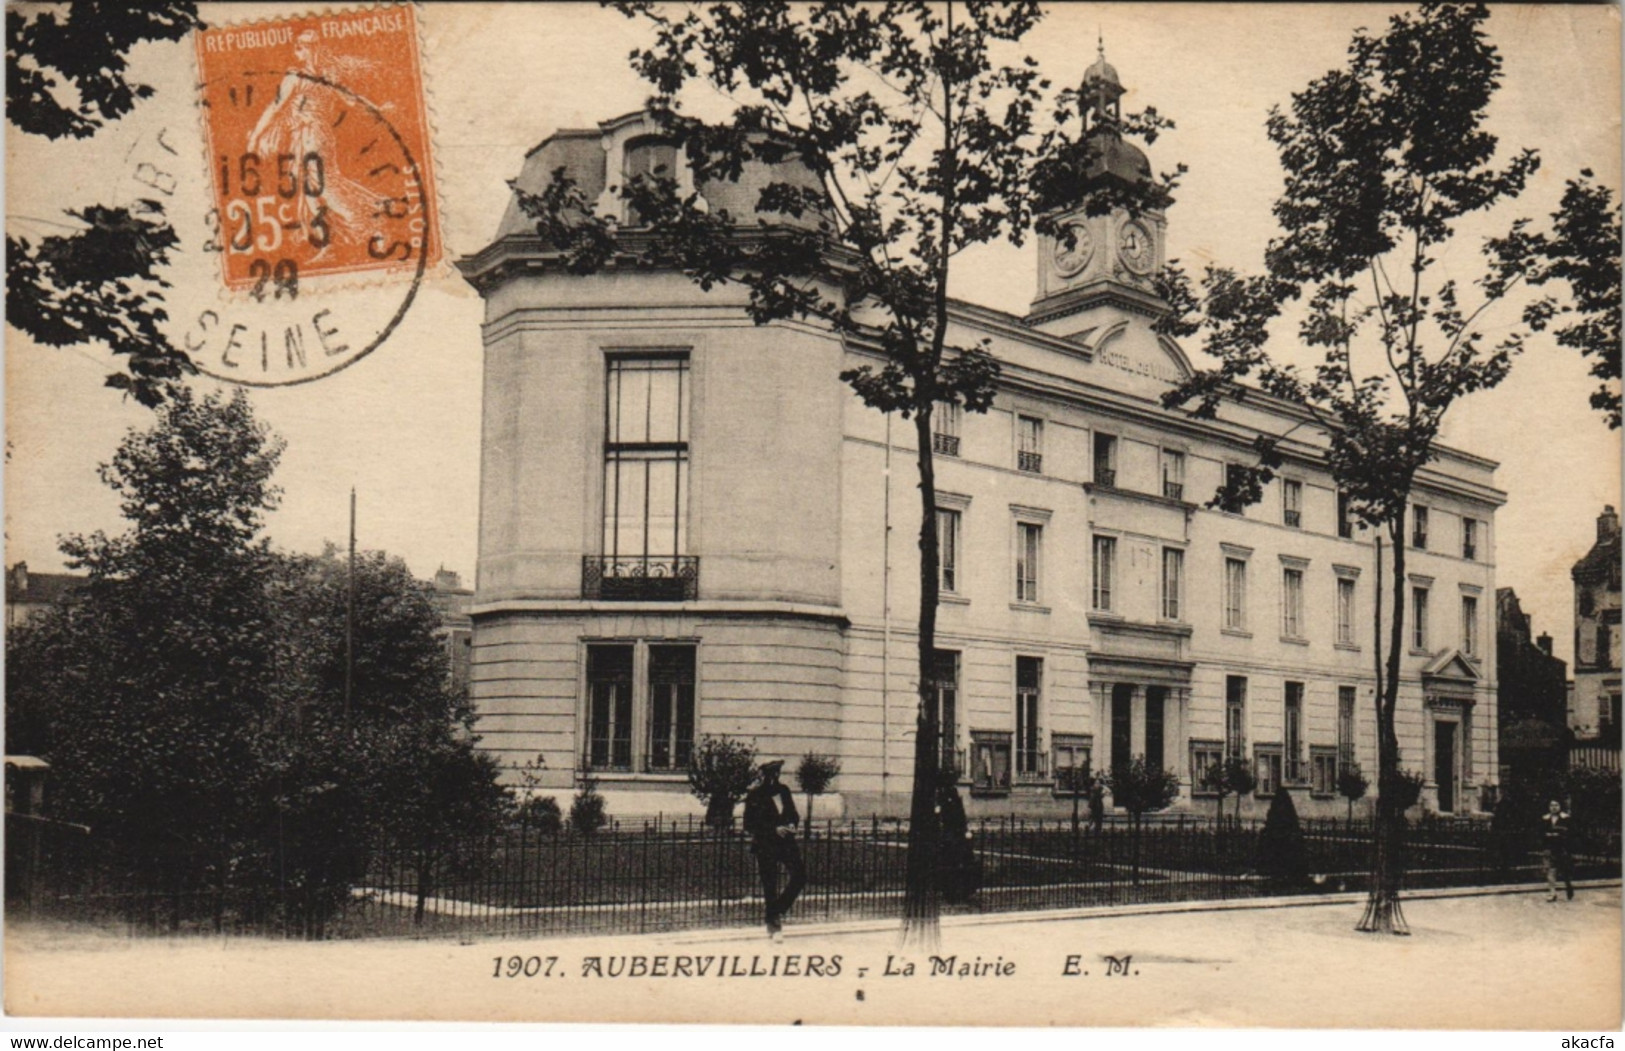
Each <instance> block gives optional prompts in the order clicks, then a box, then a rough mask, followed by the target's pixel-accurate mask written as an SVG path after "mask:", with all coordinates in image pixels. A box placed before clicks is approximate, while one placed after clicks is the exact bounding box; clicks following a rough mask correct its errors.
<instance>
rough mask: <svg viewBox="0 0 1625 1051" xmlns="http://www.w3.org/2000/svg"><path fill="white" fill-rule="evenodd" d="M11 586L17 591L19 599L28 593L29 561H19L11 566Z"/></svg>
mask: <svg viewBox="0 0 1625 1051" xmlns="http://www.w3.org/2000/svg"><path fill="white" fill-rule="evenodd" d="M11 587H12V590H13V591H15V592H16V593H17V598H18V600H22V599H23V598H25V597H26V596H27V595H28V563H27V562H19V563H17V564H16V565H15V566H12V567H11Z"/></svg>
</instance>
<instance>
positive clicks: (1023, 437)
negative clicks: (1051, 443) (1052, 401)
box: [1016, 416, 1044, 474]
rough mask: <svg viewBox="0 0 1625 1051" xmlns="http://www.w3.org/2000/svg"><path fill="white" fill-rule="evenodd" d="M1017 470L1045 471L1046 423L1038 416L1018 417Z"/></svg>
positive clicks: (1037, 472)
mask: <svg viewBox="0 0 1625 1051" xmlns="http://www.w3.org/2000/svg"><path fill="white" fill-rule="evenodd" d="M1016 469H1017V470H1020V471H1029V472H1031V473H1033V474H1042V473H1043V471H1044V421H1043V420H1041V419H1039V418H1038V417H1036V416H1017V417H1016Z"/></svg>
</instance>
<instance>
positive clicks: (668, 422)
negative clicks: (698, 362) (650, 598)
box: [602, 355, 691, 580]
mask: <svg viewBox="0 0 1625 1051" xmlns="http://www.w3.org/2000/svg"><path fill="white" fill-rule="evenodd" d="M690 386H691V384H690V383H689V380H688V357H687V356H686V355H671V356H663V357H652V358H611V359H609V376H608V389H607V397H606V401H605V408H604V413H605V426H604V519H603V535H602V543H603V554H604V565H603V576H604V577H605V578H606V579H617V578H626V579H643V580H648V579H651V578H655V579H658V578H669V577H674V576H676V570H677V569H678V565H677V563H678V562H679V561H680V557H679V556H681V555H683V554H684V552H685V549H686V547H687V544H688V406H689V388H690Z"/></svg>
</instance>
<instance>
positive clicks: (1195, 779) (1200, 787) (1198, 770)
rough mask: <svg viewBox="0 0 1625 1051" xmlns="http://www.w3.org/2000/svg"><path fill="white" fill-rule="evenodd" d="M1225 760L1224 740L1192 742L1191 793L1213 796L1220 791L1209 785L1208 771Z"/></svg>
mask: <svg viewBox="0 0 1625 1051" xmlns="http://www.w3.org/2000/svg"><path fill="white" fill-rule="evenodd" d="M1223 761H1224V742H1222V741H1192V742H1191V795H1195V796H1212V795H1217V794H1218V793H1216V792H1214V791H1213V789H1211V788H1209V787H1207V785H1206V784H1204V782H1205V781H1206V780H1207V775H1208V771H1209V770H1212V769H1213V768H1214V767H1216V766H1218V765H1219V764H1220V763H1222V762H1223Z"/></svg>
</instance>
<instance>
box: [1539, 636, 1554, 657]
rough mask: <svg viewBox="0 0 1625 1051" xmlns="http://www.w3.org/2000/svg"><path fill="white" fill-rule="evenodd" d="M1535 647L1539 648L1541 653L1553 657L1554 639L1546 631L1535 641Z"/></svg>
mask: <svg viewBox="0 0 1625 1051" xmlns="http://www.w3.org/2000/svg"><path fill="white" fill-rule="evenodd" d="M1535 645H1536V646H1539V647H1540V652H1542V653H1544V654H1546V656H1548V657H1550V656H1551V655H1552V637H1551V636H1550V635H1548V634H1546V633H1545V632H1544V631H1543V632H1541V633H1540V638H1538V639H1536V640H1535Z"/></svg>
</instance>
